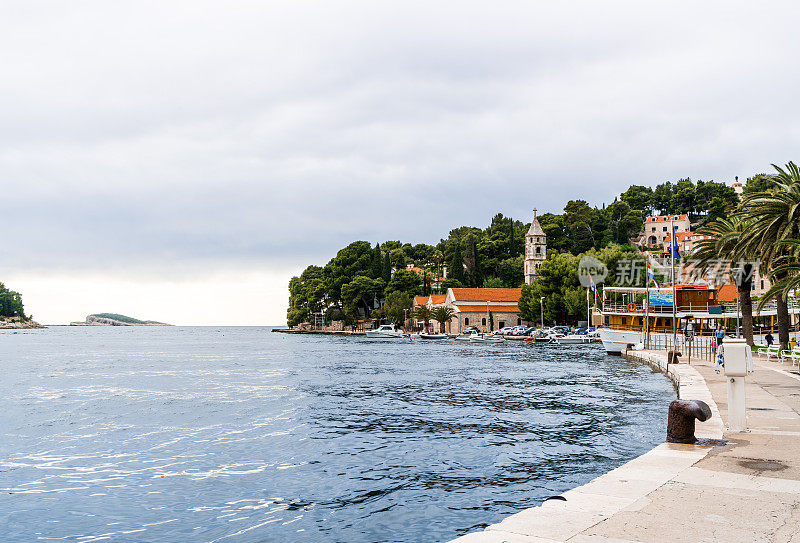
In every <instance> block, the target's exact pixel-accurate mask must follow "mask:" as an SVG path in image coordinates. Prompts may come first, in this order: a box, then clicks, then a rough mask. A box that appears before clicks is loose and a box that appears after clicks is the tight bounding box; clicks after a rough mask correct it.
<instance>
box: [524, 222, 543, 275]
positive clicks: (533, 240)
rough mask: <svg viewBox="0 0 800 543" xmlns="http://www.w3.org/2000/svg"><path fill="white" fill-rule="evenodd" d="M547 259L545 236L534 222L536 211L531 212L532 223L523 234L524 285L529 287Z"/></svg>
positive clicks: (540, 227)
mask: <svg viewBox="0 0 800 543" xmlns="http://www.w3.org/2000/svg"><path fill="white" fill-rule="evenodd" d="M546 258H547V236H546V235H545V233H544V230H542V226H541V225H540V224H539V221H538V220H536V209H534V210H533V221H532V222H531V227H530V228H529V229H528V233H527V234H525V283H526V284H528V285H530V284H531V283H533V281H534V279H536V275H537V274H538V273H539V266H541V265H542V262H544V261H545V259H546Z"/></svg>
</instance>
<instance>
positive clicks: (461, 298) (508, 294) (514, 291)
mask: <svg viewBox="0 0 800 543" xmlns="http://www.w3.org/2000/svg"><path fill="white" fill-rule="evenodd" d="M520 295H522V289H520V288H454V289H453V298H454V303H456V304H458V302H487V301H488V302H514V303H517V302H518V301H519V297H520Z"/></svg>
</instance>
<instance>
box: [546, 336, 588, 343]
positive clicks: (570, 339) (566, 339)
mask: <svg viewBox="0 0 800 543" xmlns="http://www.w3.org/2000/svg"><path fill="white" fill-rule="evenodd" d="M592 341H593V339H592V338H591V337H589V336H587V335H586V334H569V335H566V336H561V337H556V338H554V339H553V343H557V344H559V345H581V344H584V343H592Z"/></svg>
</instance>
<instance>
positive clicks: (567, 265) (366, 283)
mask: <svg viewBox="0 0 800 543" xmlns="http://www.w3.org/2000/svg"><path fill="white" fill-rule="evenodd" d="M757 177H758V176H757ZM762 177H767V176H761V177H758V179H756V180H754V181H753V182H754V183H763V182H764V181H763V179H762ZM738 201H739V198H738V196H737V195H736V193H735V191H734V190H733V188H731V187H730V186H728V185H726V184H724V183H717V182H714V181H697V182H694V181H692V180H691V179H680V180H678V181H677V182H675V183H672V182H666V183H662V184H660V185H657V186H656V187H655V188H650V187H646V186H640V185H633V186H631V187H629V188H628V189H627V190H626V191H625V192H623V193H622V194H620V195H619V196H618V197H617V198H615V199H614V201H613V202H612V203H610V204H609V205H603V206H601V207H592V206H590V205H589V204H588V203H587V202H586V201H583V200H570V201H569V202H567V204H566V205H565V206H564V210H563V212H562V213H545V214H542V215H539V217H538V219H539V223H540V224H541V226H542V228H543V229H544V231H545V233H546V234H547V250H548V261H547V262H545V264H543V271H542V275H543V277H548V279H547V280H544V279H543V280H542V281H541V282H539V283H541V284H537V285H535V288H536V289H537V290H536V292H537V293H547V294H546V295H547V296H548V299H551V300H552V302H548V303H550V304H551V306H552V307H549V308H546V313H547V315H549V316H550V317H549V318H551V320H552V319H566V318H569V317H570V316H571V315H575V314H577V312H578V308H579V306H580V307H582V308H584V310H585V294H584V295H582V296H583V298H582V300H583V301H582V302H581V304H583V305H581V304H579V303H578V300H577V296H578V294H577V292H578V291H577V290H576V289H577V258H578V257H579V256H580V255H582V254H584V253H585V254H593V255H600V256H599V258H601V259H605V258H608V259H613V258H619V257H621V256H620V255H627V256H630V255H635V254H636V253H637V247H635V246H632V245H631V243H632V240H634V239H635V238H636V237H637V236H638V234H639V233H640V232H641V230H642V224H643V222H644V219H645V217H646V216H648V215H650V214H677V213H687V214H688V215H689V216H690V218H691V219H692V220H693V221H695V222H699V223H701V224H707V223H708V222H710V221H713V220H715V219H717V218H721V217H725V216H726V213H727V210H728V209H729V208H731V207H733V206H736V205H737V204H738ZM529 225H530V222H529V219H526V220H517V219H514V218H512V217H506V216H504V215H503V214H502V213H498V214H496V215H495V216H494V217H492V219H491V222H490V223H489V225H488V226H486V227H484V228H480V227H475V226H460V227H458V228H454V229H453V230H451V231H450V232H449V234H448V236H447V237H446V238H444V239H440V240H439V242H438V243H435V244H425V243H419V244H416V245H412V244H410V243H403V242H401V241H385V242H383V243H376V244H375V245H374V246H372V245H371V244H370V243H369V242H367V241H356V242H353V243H351V244H350V245H348V246H347V247H345V248H343V249H341V250H340V251H339V252H338V253H337V254H336V256H335V257H333V258H332V259H331V260H330V261H329V262H328V263H327V264H325V265H324V266H321V267H320V266H318V265H311V266H309V267H307V268H306V269H305V270H304V271H303V272H302V273H301V274H300V275H299V276H297V277H293V278H292V279H291V280H290V282H289V309H288V312H287V322H288V324H289V325H290V326H293V325H295V324H298V323H300V322H306V321H309V320H311V318H312V315H313V314H315V313H319V312H323V313H324V315H325V319H326V321H330V320H345V321H347V322H353V321H355V320H356V319H358V318H359V317H364V316H380V317H389V318H391V319H393V320H397V321H399V320H402V315H403V309H409V308H410V307H411V305H412V299H413V296H415V295H421V294H422V295H427V294H430V293H432V292H434V293H435V292H443V291H446V289H447V288H449V287H459V286H465V287H480V286H485V287H509V288H510V287H519V286H520V285H522V284H523V282H524V276H523V273H524V272H523V270H524V267H523V251H524V249H525V234H526V233H527V231H528V227H529ZM561 255H563V256H561ZM604 261H605V260H604ZM573 263H574V264H575V266H574V268H575V277H574V281H573V280H572V279H573V278H572V277H569V278H566V276H564V275H563V274H564V273H566V272H565V270H567V269H570V270H571V269H572V268H573V266H572V264H573ZM408 264H411V265H413V266H414V267H416V268H419V269H421V270H422V273H421V274H418V273H416V272H414V271H410V270H407V269H406V267H407V265H408ZM445 268H446V269H447V279H446V280H445V281H443V282H441V283H437V281H436V279H437V278H440V277H442V275H443V271H444V269H445ZM393 270H396V271H394V273H393ZM559 270H560V271H559ZM570 273H571V272H570ZM567 275H568V274H567ZM542 295H545V294H542ZM537 303H538V302H537ZM523 311H524V310H523ZM536 314H537V315H538V306H537V313H536ZM530 320H534V319H530ZM535 320H538V317H537V318H536V319H535Z"/></svg>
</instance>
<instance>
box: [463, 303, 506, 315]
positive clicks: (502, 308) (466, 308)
mask: <svg viewBox="0 0 800 543" xmlns="http://www.w3.org/2000/svg"><path fill="white" fill-rule="evenodd" d="M456 307H458V310H459V312H461V313H483V314H484V315H485V314H486V305H469V304H458V305H457V306H456ZM489 311H491V312H492V313H519V307H518V306H517V305H516V304H515V305H490V306H489Z"/></svg>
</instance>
